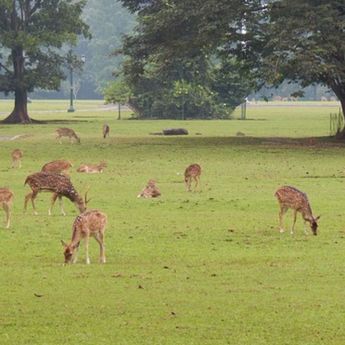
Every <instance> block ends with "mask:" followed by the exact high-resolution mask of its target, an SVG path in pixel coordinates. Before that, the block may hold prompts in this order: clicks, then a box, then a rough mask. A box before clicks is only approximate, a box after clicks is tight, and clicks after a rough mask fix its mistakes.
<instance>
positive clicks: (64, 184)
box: [24, 172, 90, 215]
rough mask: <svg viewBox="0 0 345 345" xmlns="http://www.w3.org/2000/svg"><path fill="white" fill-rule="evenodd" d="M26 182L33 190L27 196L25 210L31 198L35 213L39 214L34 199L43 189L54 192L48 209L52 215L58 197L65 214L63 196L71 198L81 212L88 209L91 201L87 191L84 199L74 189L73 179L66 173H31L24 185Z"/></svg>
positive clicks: (62, 211)
mask: <svg viewBox="0 0 345 345" xmlns="http://www.w3.org/2000/svg"><path fill="white" fill-rule="evenodd" d="M26 184H28V185H29V186H30V188H31V189H32V192H31V193H29V194H27V195H26V196H25V203H24V210H25V211H26V209H27V204H28V201H29V200H31V203H32V208H33V209H34V213H35V214H37V212H36V207H35V203H34V200H35V198H36V197H37V194H38V193H39V192H43V191H47V192H51V193H53V196H52V200H51V205H50V208H49V210H48V214H49V215H51V211H52V208H53V206H54V203H55V201H56V199H59V202H60V208H61V213H62V214H63V215H66V213H65V211H64V209H63V205H62V197H63V196H64V197H66V198H68V199H69V200H71V201H72V202H73V203H74V204H75V205H76V207H77V208H78V209H79V211H80V213H82V212H84V211H85V210H86V205H87V203H88V202H89V201H90V200H87V192H86V193H85V199H84V200H83V199H82V198H81V197H80V195H79V194H78V193H77V191H76V190H75V189H74V187H73V185H72V183H71V180H70V179H69V178H68V177H67V176H64V175H59V174H54V173H47V172H38V173H35V174H32V175H29V176H28V177H27V178H26V180H25V183H24V185H26Z"/></svg>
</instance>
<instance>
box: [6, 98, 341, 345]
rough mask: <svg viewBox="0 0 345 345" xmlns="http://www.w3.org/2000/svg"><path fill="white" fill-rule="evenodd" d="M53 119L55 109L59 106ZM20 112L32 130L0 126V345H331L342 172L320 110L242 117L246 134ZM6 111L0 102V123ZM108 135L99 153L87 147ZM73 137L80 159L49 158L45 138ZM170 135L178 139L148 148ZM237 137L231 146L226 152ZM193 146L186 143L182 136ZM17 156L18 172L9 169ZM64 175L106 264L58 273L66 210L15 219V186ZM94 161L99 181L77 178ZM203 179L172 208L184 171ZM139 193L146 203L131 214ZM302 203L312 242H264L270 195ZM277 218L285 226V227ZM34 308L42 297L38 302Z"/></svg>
mask: <svg viewBox="0 0 345 345" xmlns="http://www.w3.org/2000/svg"><path fill="white" fill-rule="evenodd" d="M65 103H66V102H65ZM65 103H63V102H61V101H58V102H53V101H52V102H43V101H40V102H39V101H34V102H33V103H32V104H30V111H31V116H32V117H34V118H36V119H44V120H54V121H52V122H49V121H48V123H47V124H45V125H26V126H20V125H18V126H17V125H12V126H4V125H0V138H2V137H7V136H14V135H26V136H24V137H22V138H20V139H18V140H14V141H1V142H0V185H2V186H8V187H10V188H11V189H12V190H13V191H14V193H15V202H14V208H13V221H12V226H11V228H10V229H9V230H6V229H4V226H3V224H4V222H3V219H4V218H3V215H4V214H3V212H1V213H0V224H1V228H0V232H1V238H0V289H1V294H0V343H1V344H4V345H5V344H6V345H9V344H11V345H12V344H13V345H14V344H15V345H24V344H25V345H29V344H32V345H41V344H42V345H43V344H56V345H60V344H80V345H84V344H97V345H101V344H119V345H122V344H145V345H146V344H150V345H151V344H154V345H156V344H164V345H165V344H167V345H189V344H195V345H199V344H203V345H204V344H209V345H211V344H212V345H213V344H216V345H218V344H219V345H222V344H233V345H244V344H255V345H259V344H260V345H261V344H262V345H263V344H265V345H267V344H272V345H291V344H293V345H295V344H296V345H297V344H298V345H319V344H327V345H335V344H339V345H340V344H344V343H345V329H344V326H343V325H344V321H345V316H344V310H345V290H344V279H345V264H344V262H345V251H344V246H345V213H344V209H345V198H344V187H345V186H344V184H345V180H344V177H345V173H344V168H345V158H344V149H345V145H344V144H343V143H339V142H335V141H333V140H331V139H329V138H328V137H327V136H328V135H329V113H330V112H337V111H338V105H337V104H335V103H332V104H329V105H327V106H324V105H323V106H322V107H321V106H320V105H319V104H307V106H305V107H290V106H281V105H278V104H277V105H276V106H275V105H274V104H271V105H270V106H264V105H262V106H260V105H257V106H255V105H253V106H250V107H249V108H248V115H247V116H248V118H249V120H248V121H239V120H228V121H184V122H182V121H168V120H167V121H135V120H133V121H130V120H123V121H117V120H116V117H117V114H116V113H115V110H114V111H105V110H104V109H103V108H102V107H103V106H102V103H101V102H96V101H91V102H78V103H77V105H76V108H77V109H78V111H77V112H75V113H73V114H67V113H65V112H63V110H65V109H66V108H67V106H68V104H65ZM10 110H11V103H9V102H8V101H1V102H0V113H2V114H3V115H0V118H4V116H5V113H6V112H9V111H10ZM104 122H107V123H109V125H110V128H111V132H110V138H107V139H106V140H104V139H103V138H102V137H101V131H102V125H103V123H104ZM60 126H67V127H71V128H73V129H75V131H76V132H77V133H78V134H79V135H80V137H81V145H70V144H69V143H68V142H67V141H66V142H64V143H63V144H62V145H59V144H58V143H57V142H56V141H55V137H54V130H55V129H56V128H57V127H60ZM166 127H185V128H187V129H188V130H189V131H190V135H189V136H186V137H161V136H151V135H149V133H150V132H157V131H160V130H162V129H163V128H166ZM238 131H241V132H243V133H245V135H246V136H245V137H236V133H237V132H238ZM196 133H201V135H196ZM14 148H21V149H22V150H23V152H24V158H23V167H22V168H21V169H11V168H10V164H11V162H10V152H11V151H12V150H13V149H14ZM61 158H64V159H69V160H71V161H72V162H73V163H74V167H73V169H72V171H71V179H72V181H73V184H74V186H75V187H76V189H77V190H78V191H79V192H80V193H83V192H84V191H85V190H86V189H87V187H88V186H91V189H90V192H89V196H90V197H91V198H92V200H91V202H90V207H91V208H97V209H100V210H102V211H104V212H106V213H107V215H108V219H109V225H108V228H107V232H106V251H107V252H106V254H107V264H105V265H100V264H98V245H97V243H96V241H94V240H91V241H90V254H91V265H86V264H85V262H84V251H83V249H84V248H83V245H82V247H81V250H80V254H79V262H78V263H77V264H75V265H69V266H63V264H62V263H63V254H62V249H63V248H62V246H61V243H60V240H61V239H64V240H65V241H67V240H69V239H70V236H71V225H72V222H73V220H74V218H75V217H76V215H77V210H76V209H75V207H74V206H73V205H72V204H71V203H70V202H69V201H68V200H65V201H64V205H65V210H66V211H67V216H65V217H63V216H61V215H60V212H59V208H58V205H56V206H55V209H54V210H53V215H52V216H48V214H47V210H48V206H49V202H50V195H49V194H44V193H42V194H40V195H39V197H38V198H37V203H36V204H37V209H38V211H39V215H38V216H34V215H33V213H32V210H31V208H29V212H28V213H27V214H24V213H23V200H24V196H25V194H26V193H28V192H29V188H28V187H27V186H26V187H24V186H23V184H24V180H25V177H26V176H27V175H28V174H30V173H33V172H36V171H38V170H40V168H41V167H42V165H43V164H44V163H46V162H48V161H51V160H55V159H61ZM102 159H105V160H106V161H107V162H108V168H107V169H106V170H105V172H104V173H103V174H101V175H97V174H96V175H83V174H78V173H77V172H76V171H75V169H76V167H77V166H78V165H79V164H80V163H96V162H99V161H100V160H102ZM195 162H197V163H199V164H201V166H202V168H203V173H202V177H201V181H202V191H201V192H196V193H187V192H186V191H185V189H184V184H183V178H182V175H183V171H184V169H185V167H186V166H187V165H188V164H190V163H195ZM150 178H154V179H156V180H157V182H158V186H159V188H160V189H161V191H162V197H161V198H160V199H156V200H143V199H137V198H136V195H137V194H138V192H139V191H140V190H141V189H142V188H143V187H144V185H145V183H146V181H147V180H148V179H150ZM285 184H289V185H293V186H295V187H297V188H299V189H301V190H303V191H305V192H307V194H308V196H309V199H310V201H311V205H312V208H313V211H314V212H315V215H319V214H321V219H320V223H319V235H318V236H312V235H309V236H306V235H304V233H303V222H302V220H301V218H300V217H299V218H298V221H297V226H296V233H295V235H294V236H291V235H290V233H289V232H288V231H287V232H285V233H283V234H280V233H279V231H278V204H277V201H276V200H275V198H274V192H275V190H276V189H277V188H278V187H279V186H281V185H285ZM291 221H292V215H291V213H288V215H287V217H286V225H287V227H289V226H290V225H291ZM37 296H41V297H37Z"/></svg>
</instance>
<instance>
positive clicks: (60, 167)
mask: <svg viewBox="0 0 345 345" xmlns="http://www.w3.org/2000/svg"><path fill="white" fill-rule="evenodd" d="M70 167H72V163H71V162H70V161H66V160H64V159H61V160H56V161H52V162H49V163H46V164H44V165H43V167H42V169H41V171H42V172H49V173H55V174H63V175H68V169H69V168H70Z"/></svg>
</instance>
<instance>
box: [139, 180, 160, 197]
mask: <svg viewBox="0 0 345 345" xmlns="http://www.w3.org/2000/svg"><path fill="white" fill-rule="evenodd" d="M160 195H161V192H160V190H159V189H158V187H157V186H156V181H155V180H149V181H148V182H147V185H146V187H145V188H144V189H143V190H142V192H141V193H140V194H138V196H137V197H138V198H157V197H159V196H160Z"/></svg>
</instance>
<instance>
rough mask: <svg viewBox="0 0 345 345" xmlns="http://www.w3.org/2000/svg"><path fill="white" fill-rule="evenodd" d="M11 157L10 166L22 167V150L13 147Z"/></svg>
mask: <svg viewBox="0 0 345 345" xmlns="http://www.w3.org/2000/svg"><path fill="white" fill-rule="evenodd" d="M11 157H12V168H16V167H17V168H21V167H22V158H23V152H22V151H21V150H19V149H15V150H13V151H12V153H11Z"/></svg>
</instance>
